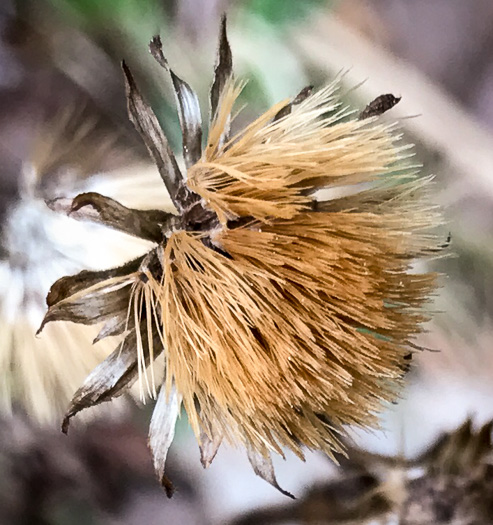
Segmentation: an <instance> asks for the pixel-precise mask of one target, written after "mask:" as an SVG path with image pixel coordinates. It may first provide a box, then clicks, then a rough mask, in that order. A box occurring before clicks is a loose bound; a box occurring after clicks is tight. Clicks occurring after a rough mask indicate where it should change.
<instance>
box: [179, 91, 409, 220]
mask: <svg viewBox="0 0 493 525" xmlns="http://www.w3.org/2000/svg"><path fill="white" fill-rule="evenodd" d="M334 90H335V87H334V86H329V87H328V88H326V89H323V90H321V91H319V92H318V93H315V94H314V95H313V96H311V97H308V98H307V99H306V100H305V101H303V102H302V103H301V104H299V105H298V106H295V107H294V108H293V110H292V112H291V113H290V114H289V115H287V116H285V117H283V118H282V119H280V120H278V121H275V122H272V119H273V118H274V116H275V115H276V114H277V112H278V111H279V110H280V109H281V108H282V107H284V106H286V104H287V103H288V101H284V102H280V103H279V104H277V105H275V106H274V107H273V108H271V109H270V110H268V111H267V112H266V113H264V114H263V115H262V116H260V117H259V118H258V119H256V120H255V121H254V122H252V123H251V124H250V125H249V126H248V127H247V128H245V129H244V130H242V131H241V132H239V133H238V134H237V135H236V136H234V137H233V138H232V139H231V140H230V141H229V142H228V143H227V144H225V145H224V146H223V147H219V146H218V144H217V138H218V136H219V131H218V129H216V127H217V128H219V123H220V122H222V121H223V120H224V118H225V115H226V114H229V113H230V112H231V108H232V106H233V104H234V101H235V99H236V97H237V96H238V95H239V92H240V90H239V88H238V87H237V86H235V85H234V84H233V83H230V84H228V85H227V87H226V91H225V92H224V95H223V100H224V103H225V105H224V106H223V107H221V111H220V112H219V114H218V119H217V121H216V126H214V127H213V128H212V130H211V135H210V136H209V140H208V147H207V149H206V151H205V153H204V156H203V158H202V159H201V161H199V162H198V163H197V164H196V165H195V166H193V167H192V168H191V169H190V170H189V174H188V184H189V186H190V187H191V188H192V189H193V190H194V191H195V192H197V193H198V194H199V195H201V196H202V197H203V198H204V199H205V201H206V202H207V203H208V204H209V205H210V206H211V208H212V209H214V211H215V212H216V213H217V215H218V217H219V219H220V221H221V222H222V223H223V224H225V222H226V221H227V220H228V219H231V218H234V217H237V216H242V215H252V214H253V216H254V217H255V218H257V219H261V220H270V219H272V218H281V219H289V218H292V217H294V216H295V215H296V214H297V213H300V212H301V211H303V210H304V209H306V207H307V205H308V204H309V203H310V202H311V199H310V197H308V196H305V195H303V193H302V192H301V190H307V189H311V188H314V187H315V188H317V187H324V186H330V185H343V184H355V183H359V182H368V181H373V180H375V178H378V177H382V176H383V175H385V174H388V173H390V171H391V170H392V168H393V166H395V164H396V162H397V161H400V160H402V159H403V157H404V156H405V152H406V150H407V148H408V147H407V146H400V147H399V146H397V145H396V140H397V139H396V137H395V136H392V134H391V131H392V127H391V126H389V125H382V124H375V123H373V122H370V124H369V123H368V121H366V122H362V121H356V120H352V121H348V122H344V121H342V118H343V117H346V116H347V115H348V111H345V110H339V111H337V112H336V113H334V111H336V109H337V108H338V104H337V103H336V102H335V100H334ZM327 113H328V115H327ZM324 115H326V116H324ZM252 210H253V212H252Z"/></svg>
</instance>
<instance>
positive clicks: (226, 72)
mask: <svg viewBox="0 0 493 525" xmlns="http://www.w3.org/2000/svg"><path fill="white" fill-rule="evenodd" d="M232 77H233V54H232V53H231V47H230V45H229V41H228V35H227V31H226V16H223V17H222V19H221V29H220V33H219V45H218V49H217V58H216V65H215V67H214V81H213V83H212V87H211V92H210V122H211V123H212V122H213V121H214V119H215V118H216V115H217V112H218V108H219V101H220V98H221V95H222V93H223V91H224V88H225V87H226V85H227V83H228V82H229V81H230V80H231V78H232ZM229 124H230V123H229V122H228V124H227V126H225V129H224V132H223V134H222V136H221V140H220V144H224V142H226V141H227V140H228V136H229Z"/></svg>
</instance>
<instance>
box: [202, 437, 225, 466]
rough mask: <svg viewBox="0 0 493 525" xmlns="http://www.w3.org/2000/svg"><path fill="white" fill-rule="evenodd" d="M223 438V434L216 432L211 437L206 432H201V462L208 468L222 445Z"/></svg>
mask: <svg viewBox="0 0 493 525" xmlns="http://www.w3.org/2000/svg"><path fill="white" fill-rule="evenodd" d="M222 440H223V436H222V435H221V434H214V435H213V436H212V439H211V438H210V437H209V436H208V435H207V434H206V433H205V432H202V433H201V435H200V445H199V448H200V462H201V463H202V466H203V467H204V468H208V467H209V466H210V465H211V463H212V461H213V460H214V458H215V457H216V454H217V451H218V450H219V447H220V446H221V443H222Z"/></svg>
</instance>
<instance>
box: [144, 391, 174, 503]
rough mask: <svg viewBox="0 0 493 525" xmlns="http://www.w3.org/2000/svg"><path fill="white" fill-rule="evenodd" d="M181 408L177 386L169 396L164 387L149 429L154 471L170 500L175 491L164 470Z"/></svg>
mask: <svg viewBox="0 0 493 525" xmlns="http://www.w3.org/2000/svg"><path fill="white" fill-rule="evenodd" d="M180 406H181V396H180V395H179V394H178V393H177V391H176V388H175V386H174V385H173V386H172V388H171V390H170V392H169V395H167V394H166V388H165V387H164V386H162V387H161V390H160V391H159V395H158V398H157V401H156V405H155V407H154V412H153V413H152V419H151V424H150V427H149V447H150V449H151V452H152V458H153V463H154V469H155V470H156V474H157V475H158V478H159V481H160V482H161V485H162V486H163V488H164V489H165V491H166V495H167V496H168V498H171V496H172V495H173V490H174V489H173V485H172V483H171V481H170V480H169V479H168V478H167V477H166V475H165V474H164V468H165V463H166V456H167V455H168V449H169V447H170V446H171V443H172V442H173V438H174V436H175V426H176V420H177V418H178V415H179V413H180Z"/></svg>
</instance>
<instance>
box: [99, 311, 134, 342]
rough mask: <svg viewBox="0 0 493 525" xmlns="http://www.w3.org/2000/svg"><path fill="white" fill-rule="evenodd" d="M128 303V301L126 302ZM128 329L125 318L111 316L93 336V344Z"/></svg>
mask: <svg viewBox="0 0 493 525" xmlns="http://www.w3.org/2000/svg"><path fill="white" fill-rule="evenodd" d="M127 304H128V303H127ZM127 330H128V326H127V320H126V319H125V318H124V317H123V316H118V317H112V318H111V319H109V320H108V321H106V323H105V324H104V325H103V327H102V328H101V330H100V331H99V333H98V335H97V336H96V337H95V338H94V340H93V344H96V343H97V342H99V341H101V340H103V339H105V338H106V337H114V336H117V335H121V334H123V333H124V332H126V331H127Z"/></svg>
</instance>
